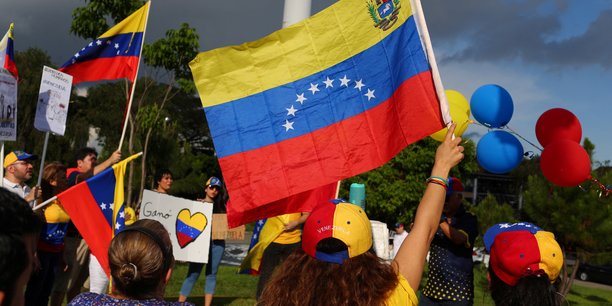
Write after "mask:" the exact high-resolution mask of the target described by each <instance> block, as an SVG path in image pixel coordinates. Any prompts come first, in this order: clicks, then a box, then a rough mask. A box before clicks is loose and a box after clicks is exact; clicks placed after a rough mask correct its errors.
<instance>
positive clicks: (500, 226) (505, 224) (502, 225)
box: [499, 223, 510, 228]
mask: <svg viewBox="0 0 612 306" xmlns="http://www.w3.org/2000/svg"><path fill="white" fill-rule="evenodd" d="M499 228H510V224H508V223H504V224H500V225H499Z"/></svg>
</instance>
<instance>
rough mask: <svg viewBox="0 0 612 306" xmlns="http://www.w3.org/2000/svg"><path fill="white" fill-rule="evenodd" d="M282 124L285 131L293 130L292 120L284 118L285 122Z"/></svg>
mask: <svg viewBox="0 0 612 306" xmlns="http://www.w3.org/2000/svg"><path fill="white" fill-rule="evenodd" d="M283 126H284V127H285V132H287V131H289V130H293V122H289V120H286V119H285V124H283Z"/></svg>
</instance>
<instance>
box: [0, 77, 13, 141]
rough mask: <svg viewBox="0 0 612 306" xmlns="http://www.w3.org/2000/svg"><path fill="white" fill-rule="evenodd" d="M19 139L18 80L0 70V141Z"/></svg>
mask: <svg viewBox="0 0 612 306" xmlns="http://www.w3.org/2000/svg"><path fill="white" fill-rule="evenodd" d="M16 139H17V80H16V79H15V77H14V76H13V75H12V74H10V73H9V72H8V70H5V69H2V68H0V141H15V140H16Z"/></svg>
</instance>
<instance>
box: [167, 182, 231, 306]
mask: <svg viewBox="0 0 612 306" xmlns="http://www.w3.org/2000/svg"><path fill="white" fill-rule="evenodd" d="M222 191H223V183H221V180H220V179H219V178H217V177H214V176H212V177H210V178H209V179H208V181H206V185H204V192H205V194H206V197H205V198H204V199H200V201H201V202H203V203H205V204H206V205H213V214H224V213H226V208H225V203H223V201H222V197H221V192H222ZM224 251H225V240H217V239H214V240H211V242H210V249H209V250H208V264H206V284H205V285H204V305H205V306H210V305H211V304H212V300H213V294H214V293H215V287H216V284H217V271H218V270H219V264H220V263H221V258H222V257H223V252H224ZM203 267H204V264H203V263H197V262H190V263H189V270H188V271H187V277H186V278H185V280H184V281H183V285H182V286H181V291H180V293H179V298H178V301H179V302H185V301H186V300H187V297H188V296H189V294H190V293H191V289H193V285H194V284H195V283H196V281H197V280H198V277H200V273H202V268H203Z"/></svg>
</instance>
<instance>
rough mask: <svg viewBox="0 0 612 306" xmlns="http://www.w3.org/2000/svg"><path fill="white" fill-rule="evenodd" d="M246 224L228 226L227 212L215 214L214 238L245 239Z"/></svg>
mask: <svg viewBox="0 0 612 306" xmlns="http://www.w3.org/2000/svg"><path fill="white" fill-rule="evenodd" d="M244 231H245V226H244V225H241V226H238V227H235V228H232V229H230V228H228V226H227V214H213V221H212V239H213V240H217V239H219V240H244Z"/></svg>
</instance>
